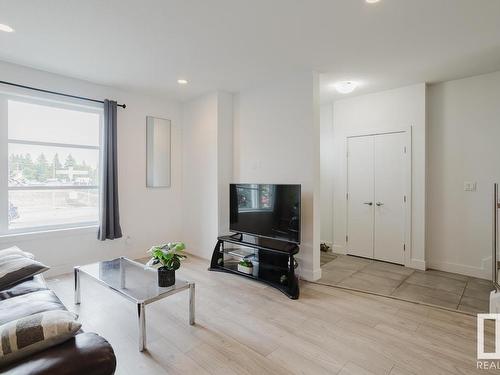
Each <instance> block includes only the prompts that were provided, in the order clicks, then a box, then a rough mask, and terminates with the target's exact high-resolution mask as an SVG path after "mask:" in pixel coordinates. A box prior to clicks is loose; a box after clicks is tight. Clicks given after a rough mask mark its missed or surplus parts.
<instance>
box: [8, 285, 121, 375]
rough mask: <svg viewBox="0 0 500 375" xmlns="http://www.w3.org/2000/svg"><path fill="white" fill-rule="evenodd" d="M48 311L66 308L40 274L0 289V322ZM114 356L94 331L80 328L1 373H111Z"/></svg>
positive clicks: (59, 374) (100, 374)
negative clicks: (63, 340) (89, 331)
mask: <svg viewBox="0 0 500 375" xmlns="http://www.w3.org/2000/svg"><path fill="white" fill-rule="evenodd" d="M50 310H66V307H65V306H64V305H63V304H62V302H61V301H60V300H59V298H58V297H57V296H56V294H55V293H54V292H53V291H52V290H50V289H49V288H48V287H47V285H46V283H45V281H44V279H43V277H42V276H35V277H34V278H32V279H30V280H26V281H23V282H21V283H19V284H17V285H14V286H12V287H9V288H8V289H5V290H0V324H5V323H7V322H10V321H12V320H15V319H18V318H21V317H24V316H28V315H31V314H36V313H39V312H44V311H50ZM115 368H116V358H115V354H114V352H113V348H112V347H111V345H110V344H109V343H108V342H107V341H106V340H105V339H104V338H102V337H101V336H99V335H97V334H95V333H87V332H83V331H80V332H79V333H78V334H77V335H76V336H75V337H74V338H72V339H70V340H68V341H66V342H64V343H62V344H59V345H57V346H54V347H52V348H49V349H46V350H44V351H41V352H39V353H37V354H35V355H33V356H31V357H28V358H24V359H22V360H20V361H19V362H16V363H13V364H10V365H9V366H7V367H3V368H1V367H0V373H1V374H9V375H12V374H16V375H17V374H19V375H21V374H22V375H28V374H29V375H31V374H33V375H34V374H36V375H42V374H43V375H49V374H50V375H66V374H67V375H69V374H72V375H73V374H82V375H83V374H85V375H111V374H114V372H115Z"/></svg>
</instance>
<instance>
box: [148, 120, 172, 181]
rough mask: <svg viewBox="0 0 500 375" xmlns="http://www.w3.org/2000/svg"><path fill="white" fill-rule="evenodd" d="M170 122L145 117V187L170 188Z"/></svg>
mask: <svg viewBox="0 0 500 375" xmlns="http://www.w3.org/2000/svg"><path fill="white" fill-rule="evenodd" d="M170 127H171V123H170V120H166V119H162V118H157V117H152V116H147V117H146V149H147V167H146V169H147V171H146V186H147V187H151V188H159V187H170V159H171V143H170V141H171V134H170Z"/></svg>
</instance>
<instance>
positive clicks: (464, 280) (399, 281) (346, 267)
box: [318, 253, 493, 313]
mask: <svg viewBox="0 0 500 375" xmlns="http://www.w3.org/2000/svg"><path fill="white" fill-rule="evenodd" d="M335 255H337V257H336V258H335V259H333V260H330V258H331V254H329V253H321V256H322V258H323V261H322V267H321V268H322V278H321V279H320V280H318V283H320V284H326V285H338V286H342V287H347V288H353V289H358V290H364V291H368V292H375V293H379V294H384V295H389V296H393V297H398V298H401V299H405V300H410V301H416V302H423V303H429V304H433V305H438V306H442V307H446V308H450V309H456V310H459V311H464V312H468V313H478V312H487V311H488V304H489V295H490V291H491V290H493V285H492V284H491V282H490V281H488V280H484V279H478V278H474V277H469V276H464V275H458V274H454V273H449V272H443V271H437V270H427V271H418V270H413V269H411V268H406V267H403V266H399V265H395V264H391V263H386V262H380V261H376V260H371V259H364V258H357V257H353V256H349V255H341V254H335ZM323 263H324V264H323Z"/></svg>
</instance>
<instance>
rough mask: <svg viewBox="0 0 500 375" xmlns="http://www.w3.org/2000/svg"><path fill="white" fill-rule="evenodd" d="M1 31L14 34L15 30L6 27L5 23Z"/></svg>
mask: <svg viewBox="0 0 500 375" xmlns="http://www.w3.org/2000/svg"><path fill="white" fill-rule="evenodd" d="M0 31H5V32H6V33H12V32H13V31H14V29H13V28H12V27H10V26H9V25H4V24H3V23H0Z"/></svg>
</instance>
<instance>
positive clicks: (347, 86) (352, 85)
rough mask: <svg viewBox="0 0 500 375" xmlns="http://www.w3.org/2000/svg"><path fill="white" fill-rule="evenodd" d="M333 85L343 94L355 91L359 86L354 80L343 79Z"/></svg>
mask: <svg viewBox="0 0 500 375" xmlns="http://www.w3.org/2000/svg"><path fill="white" fill-rule="evenodd" d="M333 87H335V90H337V91H338V92H340V93H341V94H349V93H351V92H353V91H354V90H355V89H356V87H358V83H357V82H354V81H341V82H337V83H335V84H334V85H333Z"/></svg>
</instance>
